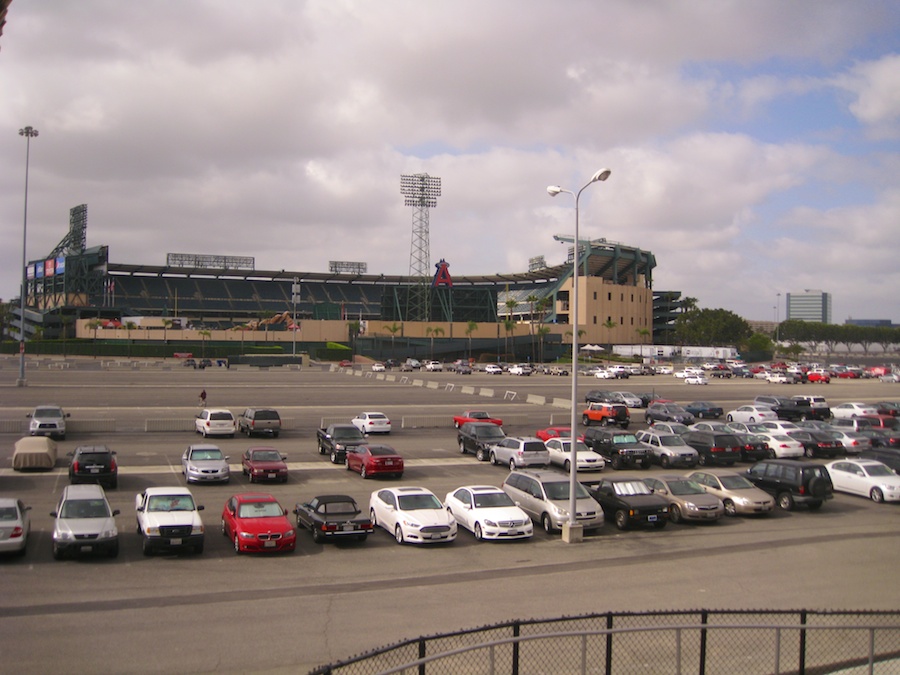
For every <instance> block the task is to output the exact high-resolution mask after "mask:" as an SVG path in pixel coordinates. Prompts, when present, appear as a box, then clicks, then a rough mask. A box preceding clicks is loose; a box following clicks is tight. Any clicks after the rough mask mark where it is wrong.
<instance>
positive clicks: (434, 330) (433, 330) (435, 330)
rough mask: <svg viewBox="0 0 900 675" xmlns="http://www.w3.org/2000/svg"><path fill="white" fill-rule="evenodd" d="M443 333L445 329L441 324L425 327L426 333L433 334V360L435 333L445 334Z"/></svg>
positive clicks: (432, 357)
mask: <svg viewBox="0 0 900 675" xmlns="http://www.w3.org/2000/svg"><path fill="white" fill-rule="evenodd" d="M443 334H444V329H443V328H441V327H440V326H435V327H434V328H432V327H431V326H428V328H426V329H425V335H426V336H429V335H430V336H431V360H432V361H433V360H434V336H435V335H443Z"/></svg>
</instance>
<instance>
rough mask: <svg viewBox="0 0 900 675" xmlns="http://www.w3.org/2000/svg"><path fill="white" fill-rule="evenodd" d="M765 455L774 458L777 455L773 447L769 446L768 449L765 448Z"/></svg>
mask: <svg viewBox="0 0 900 675" xmlns="http://www.w3.org/2000/svg"><path fill="white" fill-rule="evenodd" d="M766 457H767V458H768V459H775V458H776V457H777V455H776V454H775V449H774V448H769V449H768V450H766Z"/></svg>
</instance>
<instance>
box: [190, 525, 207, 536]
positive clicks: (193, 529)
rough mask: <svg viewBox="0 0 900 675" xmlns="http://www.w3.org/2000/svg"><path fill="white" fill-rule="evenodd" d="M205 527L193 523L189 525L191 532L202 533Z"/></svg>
mask: <svg viewBox="0 0 900 675" xmlns="http://www.w3.org/2000/svg"><path fill="white" fill-rule="evenodd" d="M205 531H206V528H205V527H203V525H194V526H192V527H191V534H203V533H204V532H205Z"/></svg>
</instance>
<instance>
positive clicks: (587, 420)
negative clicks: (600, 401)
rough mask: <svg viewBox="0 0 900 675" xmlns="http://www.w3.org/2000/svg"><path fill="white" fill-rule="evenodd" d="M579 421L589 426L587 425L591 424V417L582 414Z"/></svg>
mask: <svg viewBox="0 0 900 675" xmlns="http://www.w3.org/2000/svg"><path fill="white" fill-rule="evenodd" d="M581 423H582V424H583V425H584V426H586V427H589V426H591V418H590V417H588V416H587V415H582V416H581Z"/></svg>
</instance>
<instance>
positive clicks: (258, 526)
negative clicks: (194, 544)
mask: <svg viewBox="0 0 900 675" xmlns="http://www.w3.org/2000/svg"><path fill="white" fill-rule="evenodd" d="M222 534H224V535H225V537H227V538H228V540H229V541H231V543H232V545H233V546H234V552H235V553H262V552H277V551H284V552H288V553H289V552H291V551H293V550H294V549H295V548H296V546H297V532H296V531H295V530H294V526H293V525H291V523H290V521H289V520H288V516H287V509H285V508H283V507H282V506H281V504H279V503H278V500H277V499H275V497H273V496H272V495H269V494H260V493H246V494H239V495H234V496H233V497H231V498H229V499H228V500H227V501H226V502H225V506H224V507H223V508H222Z"/></svg>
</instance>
